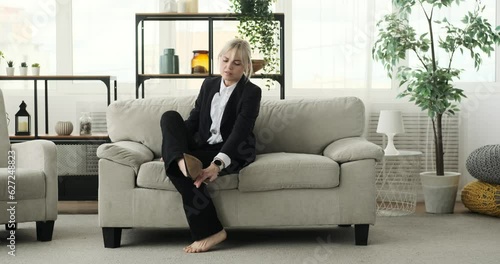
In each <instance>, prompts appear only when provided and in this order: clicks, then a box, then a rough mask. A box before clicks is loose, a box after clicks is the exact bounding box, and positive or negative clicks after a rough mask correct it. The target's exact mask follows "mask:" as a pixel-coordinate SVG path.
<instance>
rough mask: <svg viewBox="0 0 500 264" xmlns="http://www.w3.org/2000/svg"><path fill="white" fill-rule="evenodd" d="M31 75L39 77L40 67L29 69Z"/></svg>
mask: <svg viewBox="0 0 500 264" xmlns="http://www.w3.org/2000/svg"><path fill="white" fill-rule="evenodd" d="M31 73H32V74H33V76H38V75H40V67H32V68H31Z"/></svg>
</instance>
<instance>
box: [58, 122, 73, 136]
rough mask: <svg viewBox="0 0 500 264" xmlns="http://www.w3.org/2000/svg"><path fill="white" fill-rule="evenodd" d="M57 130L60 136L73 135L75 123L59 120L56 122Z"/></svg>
mask: <svg viewBox="0 0 500 264" xmlns="http://www.w3.org/2000/svg"><path fill="white" fill-rule="evenodd" d="M55 130H56V133H57V134H58V135H59V136H67V135H71V132H73V123H71V122H70V121H59V122H57V123H56V127H55Z"/></svg>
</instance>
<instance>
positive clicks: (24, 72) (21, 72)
mask: <svg viewBox="0 0 500 264" xmlns="http://www.w3.org/2000/svg"><path fill="white" fill-rule="evenodd" d="M19 75H21V76H26V75H28V67H19Z"/></svg>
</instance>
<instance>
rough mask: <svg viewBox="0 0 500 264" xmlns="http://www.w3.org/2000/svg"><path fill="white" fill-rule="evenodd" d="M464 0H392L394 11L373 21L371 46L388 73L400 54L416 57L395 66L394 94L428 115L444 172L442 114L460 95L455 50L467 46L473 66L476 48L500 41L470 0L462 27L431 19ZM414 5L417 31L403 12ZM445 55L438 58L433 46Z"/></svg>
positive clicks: (451, 110) (476, 62)
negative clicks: (420, 29)
mask: <svg viewBox="0 0 500 264" xmlns="http://www.w3.org/2000/svg"><path fill="white" fill-rule="evenodd" d="M463 1H464V0H393V4H394V6H396V7H397V9H398V11H397V12H394V13H391V14H388V15H386V16H384V17H383V19H382V20H380V21H379V22H378V23H377V27H378V28H379V33H378V37H377V40H376V42H375V44H374V46H373V49H372V56H373V58H374V59H375V60H378V61H381V62H382V64H383V65H384V68H385V69H386V70H387V72H388V74H389V76H390V77H392V74H393V72H394V70H395V68H396V66H397V65H398V63H399V61H400V60H404V59H406V58H407V55H408V54H409V53H413V54H414V55H415V56H416V58H417V59H418V61H419V65H418V66H415V67H409V66H400V67H397V71H396V73H397V79H398V80H399V81H400V83H399V86H404V87H403V89H404V90H403V91H402V92H401V93H400V94H399V95H398V97H399V98H402V97H409V100H410V101H411V102H414V103H415V104H416V105H417V106H419V107H420V108H421V109H422V110H423V111H427V113H428V116H429V117H430V118H431V120H432V126H433V131H434V146H435V154H436V155H435V161H436V174H437V175H444V151H443V125H442V117H443V115H444V114H449V115H454V114H455V113H456V112H457V111H458V110H459V109H458V105H457V104H458V103H459V102H460V101H461V99H462V98H464V97H466V96H465V95H464V91H463V90H461V89H458V88H456V87H454V85H453V80H455V79H458V78H459V77H460V73H461V72H462V71H463V70H462V69H456V68H453V67H452V62H453V58H454V55H455V54H456V53H457V52H461V53H464V52H467V53H469V54H470V56H471V58H472V59H473V61H474V67H475V68H476V70H477V69H479V67H480V65H481V63H482V60H481V53H486V54H487V55H488V56H490V54H491V52H492V51H493V49H494V46H495V44H497V43H499V42H500V35H499V33H498V30H499V27H497V28H496V29H494V28H492V26H491V24H490V23H489V22H488V21H487V20H486V19H484V18H482V17H481V14H482V12H483V11H484V8H485V7H484V6H482V5H481V3H480V2H479V1H478V0H476V7H475V9H474V10H473V11H472V12H470V11H469V12H468V13H467V14H466V15H465V16H464V18H463V19H462V21H461V22H462V24H463V25H462V27H459V26H457V25H453V24H451V23H450V22H449V20H448V19H446V18H444V19H441V20H433V16H434V15H435V13H436V12H438V10H440V9H441V8H442V7H449V6H451V5H453V4H454V3H455V4H456V5H459V4H460V2H463ZM414 9H418V10H419V11H421V12H423V14H424V15H425V17H426V20H427V31H426V32H424V33H422V34H420V35H417V33H416V30H415V29H414V28H413V27H411V26H410V24H409V19H408V17H409V15H410V14H411V12H412V11H413V10H414ZM436 26H441V27H442V28H443V29H444V31H445V35H444V36H441V37H439V39H436V36H435V32H434V30H435V27H436ZM438 48H439V49H441V50H442V51H444V52H445V53H446V54H447V55H448V56H447V58H438V57H437V56H436V52H437V49H438Z"/></svg>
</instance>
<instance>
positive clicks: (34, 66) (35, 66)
mask: <svg viewBox="0 0 500 264" xmlns="http://www.w3.org/2000/svg"><path fill="white" fill-rule="evenodd" d="M31 67H33V68H40V64H39V63H33V64H31Z"/></svg>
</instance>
